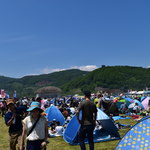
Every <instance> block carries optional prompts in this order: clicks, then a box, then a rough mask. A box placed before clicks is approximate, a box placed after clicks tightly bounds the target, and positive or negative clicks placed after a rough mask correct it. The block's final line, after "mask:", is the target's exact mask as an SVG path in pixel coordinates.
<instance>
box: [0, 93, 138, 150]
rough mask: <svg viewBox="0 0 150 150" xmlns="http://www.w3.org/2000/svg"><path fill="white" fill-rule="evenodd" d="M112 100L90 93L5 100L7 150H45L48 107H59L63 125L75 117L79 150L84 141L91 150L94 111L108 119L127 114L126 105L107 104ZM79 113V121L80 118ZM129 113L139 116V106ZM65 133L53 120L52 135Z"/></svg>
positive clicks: (3, 110)
mask: <svg viewBox="0 0 150 150" xmlns="http://www.w3.org/2000/svg"><path fill="white" fill-rule="evenodd" d="M111 99H113V97H111V96H108V95H107V97H106V96H105V95H104V94H103V93H98V94H96V95H92V94H91V92H90V91H85V92H84V97H72V96H70V97H62V98H49V99H48V98H40V97H37V98H31V99H29V98H26V97H24V98H21V99H11V98H9V99H4V100H3V101H1V102H0V110H1V115H2V117H4V120H5V124H6V125H7V126H8V127H9V131H8V132H9V137H10V150H16V146H18V149H19V150H25V149H26V150H46V145H47V143H48V137H49V130H48V123H49V122H48V121H47V119H46V117H45V113H44V112H45V110H46V109H47V108H48V107H50V106H51V105H55V106H56V107H58V109H59V110H60V112H61V113H62V114H63V116H64V118H65V120H66V123H68V122H69V121H70V120H71V118H72V116H74V115H75V114H76V116H77V119H78V122H79V123H80V124H81V127H80V130H79V133H78V139H79V143H80V147H81V150H85V144H84V139H85V138H86V137H87V138H88V142H89V147H90V150H94V143H93V131H94V129H95V127H96V125H97V121H96V117H97V108H100V109H101V110H102V111H104V112H105V113H106V114H107V115H109V116H110V117H112V116H113V115H118V114H119V113H123V114H125V113H128V112H129V109H128V106H127V104H126V103H125V102H122V104H121V106H120V108H119V109H118V108H117V106H116V105H115V103H114V102H113V103H110V102H111ZM118 99H119V98H118ZM110 109H111V111H110ZM81 111H82V119H81V118H80V117H79V113H80V112H81ZM132 111H133V113H135V114H137V113H139V112H140V107H139V105H138V103H135V106H134V107H133V110H132ZM64 129H65V125H64V126H61V125H60V122H58V121H56V120H55V119H53V121H52V122H51V125H50V132H51V134H53V135H54V134H55V135H56V136H57V135H62V133H63V131H64ZM60 131H61V132H60ZM25 141H26V143H25ZM25 146H26V148H25Z"/></svg>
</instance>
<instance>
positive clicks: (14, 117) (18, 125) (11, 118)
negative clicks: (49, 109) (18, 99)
mask: <svg viewBox="0 0 150 150" xmlns="http://www.w3.org/2000/svg"><path fill="white" fill-rule="evenodd" d="M6 104H7V107H8V111H7V112H6V114H5V124H6V125H7V126H8V127H9V137H10V150H16V145H17V144H18V149H19V147H20V141H21V133H22V115H23V111H22V110H21V109H19V107H15V104H14V100H13V99H7V100H6ZM23 147H24V145H23Z"/></svg>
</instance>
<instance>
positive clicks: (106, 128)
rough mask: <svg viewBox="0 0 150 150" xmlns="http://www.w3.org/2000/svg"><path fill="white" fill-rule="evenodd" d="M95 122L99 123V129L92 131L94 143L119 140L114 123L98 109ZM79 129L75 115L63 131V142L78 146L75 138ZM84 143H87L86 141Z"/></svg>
mask: <svg viewBox="0 0 150 150" xmlns="http://www.w3.org/2000/svg"><path fill="white" fill-rule="evenodd" d="M97 121H98V122H99V123H100V125H101V128H100V129H99V130H95V131H94V142H102V141H109V140H115V139H120V135H119V133H118V129H117V127H116V126H115V125H114V122H113V121H112V119H110V118H109V117H108V116H107V115H106V114H105V113H104V112H103V111H101V110H100V109H98V115H97ZM79 128H80V124H79V123H78V120H77V117H76V115H75V116H74V117H73V118H72V120H71V121H70V122H69V124H68V125H67V127H66V129H65V131H64V135H63V138H64V140H65V141H66V142H67V143H69V144H72V145H76V144H79V142H78V137H77V136H78V131H79ZM85 142H87V139H86V140H85Z"/></svg>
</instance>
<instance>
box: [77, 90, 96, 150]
mask: <svg viewBox="0 0 150 150" xmlns="http://www.w3.org/2000/svg"><path fill="white" fill-rule="evenodd" d="M84 95H85V100H84V101H82V102H80V104H79V107H78V108H77V112H76V116H77V119H78V121H79V123H80V124H81V126H80V129H79V132H78V140H79V143H80V148H81V150H86V148H85V143H84V139H85V138H86V137H87V138H88V142H89V147H90V150H94V142H93V131H94V128H95V125H96V118H97V108H96V105H95V104H94V102H93V101H91V99H90V98H91V92H90V91H85V92H84ZM81 111H82V119H80V117H79V116H80V112H81Z"/></svg>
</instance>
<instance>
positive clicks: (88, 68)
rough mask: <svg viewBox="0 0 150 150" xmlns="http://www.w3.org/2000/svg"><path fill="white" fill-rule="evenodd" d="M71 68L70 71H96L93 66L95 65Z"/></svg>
mask: <svg viewBox="0 0 150 150" xmlns="http://www.w3.org/2000/svg"><path fill="white" fill-rule="evenodd" d="M71 68H72V69H79V70H83V71H93V70H95V69H97V66H95V65H87V66H73V67H71Z"/></svg>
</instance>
